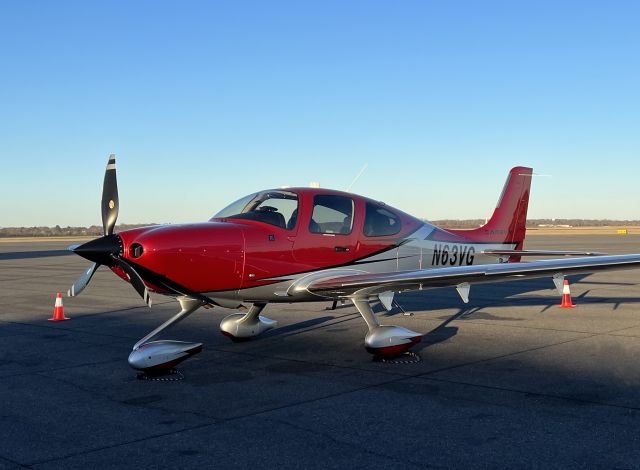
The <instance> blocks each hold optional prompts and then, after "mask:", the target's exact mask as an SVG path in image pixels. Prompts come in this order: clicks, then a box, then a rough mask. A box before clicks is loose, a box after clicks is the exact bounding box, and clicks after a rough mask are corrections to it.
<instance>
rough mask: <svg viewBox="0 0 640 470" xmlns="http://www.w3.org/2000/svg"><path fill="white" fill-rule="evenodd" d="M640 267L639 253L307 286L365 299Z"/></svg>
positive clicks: (425, 271) (338, 280)
mask: <svg viewBox="0 0 640 470" xmlns="http://www.w3.org/2000/svg"><path fill="white" fill-rule="evenodd" d="M634 268H640V254H629V255H612V256H596V257H589V258H568V259H550V260H541V261H531V262H526V263H525V262H523V263H496V264H482V265H477V266H452V267H446V268H435V269H422V270H417V271H401V272H389V273H377V274H375V273H372V274H356V275H348V276H339V277H333V278H329V279H327V278H324V279H318V280H316V281H313V282H311V283H310V284H309V285H308V286H307V290H308V291H309V292H311V293H313V294H317V295H320V296H326V297H333V298H337V297H353V298H366V297H369V296H375V295H379V294H383V293H385V292H390V291H393V292H403V291H408V290H422V289H431V288H436V287H446V286H458V285H460V284H465V283H468V284H475V283H483V282H495V281H506V280H515V279H521V278H525V277H527V278H535V277H547V276H549V277H550V276H556V275H566V274H578V273H594V272H597V271H606V270H613V269H634Z"/></svg>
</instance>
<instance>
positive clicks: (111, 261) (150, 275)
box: [67, 154, 217, 307]
mask: <svg viewBox="0 0 640 470" xmlns="http://www.w3.org/2000/svg"><path fill="white" fill-rule="evenodd" d="M101 205H102V228H103V233H104V236H102V237H100V238H96V239H95V240H91V241H89V242H87V243H84V244H82V245H72V246H70V247H69V250H71V251H73V252H74V253H76V254H77V255H80V256H82V257H83V258H85V259H88V260H89V261H92V262H93V264H92V265H91V266H90V267H89V268H88V269H87V270H86V271H85V272H84V273H82V275H81V276H80V277H79V278H78V280H76V282H74V283H73V285H72V286H71V289H69V290H68V291H67V295H68V296H69V297H75V296H76V295H78V294H79V293H80V292H82V291H83V290H84V288H85V287H87V285H88V284H89V281H91V278H92V277H93V275H94V273H95V272H96V270H97V269H98V268H99V267H100V266H103V265H104V266H107V267H109V268H113V267H116V266H117V267H119V268H120V269H121V270H122V271H124V272H125V273H126V274H127V276H128V277H129V281H130V282H131V285H132V286H133V288H134V289H135V290H136V292H137V293H138V295H140V297H142V300H144V302H145V303H146V304H147V305H148V306H149V307H151V304H152V301H151V297H150V296H149V290H148V289H147V287H146V286H145V283H144V280H143V278H142V276H144V279H146V280H147V282H149V283H151V284H153V285H154V286H157V287H159V288H162V289H164V290H166V291H167V292H169V293H171V294H173V295H176V296H185V297H190V298H193V299H198V300H200V301H202V302H203V303H204V304H205V305H217V304H216V303H215V302H214V301H213V300H212V299H210V298H209V297H207V296H205V295H203V294H200V293H198V292H194V291H192V290H190V289H188V288H187V287H185V286H182V285H180V284H178V283H177V282H175V281H172V280H171V279H169V278H168V277H166V276H164V275H162V274H158V273H156V272H154V271H151V270H150V269H147V268H145V267H144V266H141V265H139V264H137V263H134V262H133V261H129V260H126V259H124V258H123V257H122V252H123V246H122V239H121V238H120V237H119V236H118V235H115V234H114V233H113V231H114V228H115V226H116V221H117V219H118V209H119V201H118V181H117V179H116V156H115V155H113V154H112V155H110V156H109V161H108V163H107V169H106V171H105V174H104V183H103V185H102V202H101ZM141 275H142V276H141Z"/></svg>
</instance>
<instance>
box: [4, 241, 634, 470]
mask: <svg viewBox="0 0 640 470" xmlns="http://www.w3.org/2000/svg"><path fill="white" fill-rule="evenodd" d="M67 244H69V242H64V243H59V242H58V243H56V242H39V243H0V302H1V307H0V469H5V468H36V469H54V468H63V469H75V468H78V469H80V468H81V469H86V468H119V469H120V468H180V469H190V468H199V469H200V468H255V467H262V468H376V469H378V468H402V469H406V468H461V467H467V468H469V467H473V468H639V467H640V446H639V445H638V444H639V443H640V360H639V358H640V270H635V271H619V272H609V273H600V274H597V275H590V276H580V282H577V281H578V278H576V277H570V278H569V279H570V280H571V281H572V286H571V289H572V294H573V300H574V302H575V303H576V304H578V307H577V308H575V309H571V310H561V309H558V308H557V307H556V305H557V304H558V303H559V300H560V298H559V295H558V294H557V292H556V291H555V288H554V286H553V283H552V281H551V280H550V279H543V280H532V281H527V280H525V281H517V282H512V283H502V284H491V285H478V286H472V288H471V301H470V303H469V304H467V305H464V304H463V303H462V302H461V301H460V299H459V297H458V296H457V294H456V292H455V290H454V289H441V290H432V291H424V292H418V293H408V294H403V295H401V296H398V297H397V300H398V301H399V303H400V305H401V306H402V307H403V308H404V309H405V310H406V311H408V312H411V313H413V315H412V316H407V315H403V314H402V313H399V311H398V310H394V311H393V312H391V314H387V313H384V312H381V313H380V314H379V315H380V320H381V322H382V323H385V324H396V325H400V326H405V327H407V328H410V329H412V330H415V331H420V332H425V333H427V335H426V336H425V339H424V340H423V342H422V343H421V344H420V345H419V346H418V347H417V348H416V350H417V352H418V353H419V355H420V357H421V359H422V360H421V362H419V363H413V364H386V363H381V362H375V361H373V360H372V358H371V356H370V355H369V354H368V353H367V352H366V351H365V349H364V347H363V341H364V336H365V334H366V326H365V323H364V321H363V320H362V319H361V318H360V316H359V314H358V313H357V312H356V310H355V308H354V307H353V306H352V305H350V304H347V305H344V306H341V307H339V308H338V309H336V310H334V311H332V310H327V309H326V308H327V307H329V306H330V304H329V303H315V304H293V305H271V306H267V308H266V309H265V311H264V315H266V316H268V317H270V318H272V319H275V320H277V321H278V322H279V328H278V329H276V330H274V331H271V332H269V333H267V334H265V335H264V337H262V338H260V339H257V340H253V341H249V342H244V343H233V342H230V341H229V340H228V339H227V338H226V337H224V336H222V335H221V334H220V333H219V331H218V324H219V322H220V320H221V319H222V318H223V317H224V316H225V315H227V314H229V313H231V311H229V310H225V309H218V308H215V309H213V310H203V309H201V310H199V311H198V312H196V313H194V314H193V315H192V316H191V317H189V318H188V319H187V320H185V321H184V322H182V323H180V324H179V325H177V326H176V327H175V328H174V329H172V330H170V331H168V332H167V333H166V334H165V335H164V336H163V337H164V338H166V339H177V340H185V341H201V342H203V343H204V347H205V349H204V351H203V352H202V353H201V354H200V355H198V356H195V357H194V358H192V359H190V360H188V361H186V362H185V363H183V364H181V365H180V366H179V369H180V372H181V373H182V374H183V375H184V379H183V380H181V381H173V382H154V381H143V380H138V379H137V378H136V373H135V371H133V370H132V369H130V367H129V366H128V364H127V356H128V355H129V352H130V350H131V347H132V346H133V344H134V343H135V342H136V341H137V340H138V339H139V338H141V337H142V336H143V335H145V334H146V333H147V332H149V331H150V330H151V329H153V328H155V327H156V326H157V325H159V324H160V323H161V322H163V321H165V320H166V319H168V318H169V317H170V316H172V315H173V314H174V313H175V312H177V310H178V309H177V303H175V302H173V301H171V300H168V299H166V298H162V297H159V296H154V301H155V305H154V306H153V308H152V309H149V308H147V307H145V306H144V305H143V304H142V301H141V300H140V299H139V298H138V297H137V295H136V294H135V292H134V291H133V289H132V288H131V287H130V286H128V285H126V284H125V283H123V282H122V281H120V280H119V279H118V278H117V277H116V276H115V275H114V274H113V273H111V272H110V271H109V270H107V269H106V268H102V269H100V270H99V271H98V272H97V273H96V275H95V277H94V279H93V281H92V284H91V285H90V286H89V287H88V288H87V290H86V291H85V292H83V293H82V295H81V296H79V297H77V298H74V299H69V298H66V297H65V299H64V306H65V314H66V315H68V316H69V317H71V320H70V321H66V322H58V323H54V322H49V321H47V318H49V317H50V316H51V314H52V310H53V303H54V300H55V293H56V292H66V290H67V288H68V287H69V286H70V285H71V283H72V282H73V281H74V280H75V279H76V278H77V277H78V276H79V275H80V273H82V271H83V270H84V269H85V268H86V267H87V266H88V263H87V262H86V261H84V260H82V259H81V258H79V257H77V256H73V255H71V256H66V255H65V253H64V252H62V251H61V250H63V249H64V247H65V246H66V245H67ZM527 247H528V248H540V249H575V250H581V249H584V250H596V251H602V252H607V253H612V254H613V253H631V252H640V236H638V235H628V236H621V235H611V236H588V235H584V236H578V237H572V236H561V237H545V236H539V237H531V238H530V239H529V242H528V244H527ZM378 311H380V310H379V309H378Z"/></svg>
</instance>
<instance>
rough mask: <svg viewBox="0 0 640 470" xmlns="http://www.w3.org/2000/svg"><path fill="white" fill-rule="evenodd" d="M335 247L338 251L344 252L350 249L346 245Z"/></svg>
mask: <svg viewBox="0 0 640 470" xmlns="http://www.w3.org/2000/svg"><path fill="white" fill-rule="evenodd" d="M335 249H336V251H337V252H339V253H346V252H348V251H350V250H349V248H347V247H346V246H336V247H335Z"/></svg>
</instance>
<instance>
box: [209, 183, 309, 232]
mask: <svg viewBox="0 0 640 470" xmlns="http://www.w3.org/2000/svg"><path fill="white" fill-rule="evenodd" d="M213 218H214V219H245V220H257V221H259V222H264V223H266V224H270V225H275V226H276V227H280V228H283V229H286V230H292V229H293V228H295V226H296V222H297V219H298V195H297V194H296V193H292V192H290V191H262V192H259V193H254V194H250V195H249V196H245V197H243V198H242V199H238V200H237V201H236V202H234V203H232V204H230V205H228V206H227V207H225V208H224V209H222V210H221V211H220V212H218V213H217V214H216V215H214V216H213Z"/></svg>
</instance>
